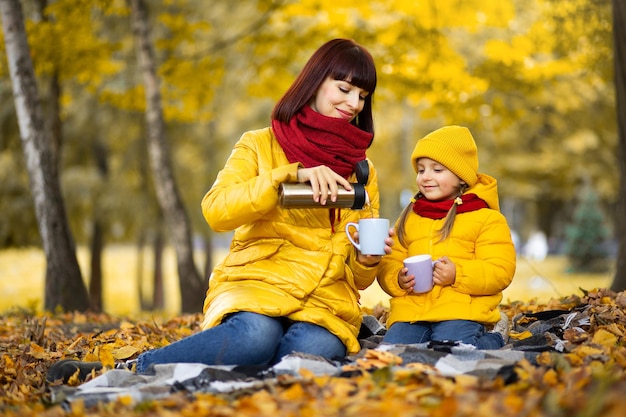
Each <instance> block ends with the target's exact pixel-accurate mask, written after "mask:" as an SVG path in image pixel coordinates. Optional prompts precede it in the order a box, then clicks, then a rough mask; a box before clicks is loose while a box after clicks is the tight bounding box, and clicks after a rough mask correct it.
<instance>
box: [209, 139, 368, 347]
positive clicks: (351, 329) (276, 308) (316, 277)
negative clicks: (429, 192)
mask: <svg viewBox="0 0 626 417" xmlns="http://www.w3.org/2000/svg"><path fill="white" fill-rule="evenodd" d="M298 167H299V164H298V163H292V164H290V163H289V161H288V160H287V157H286V156H285V153H284V152H283V150H282V148H281V146H280V145H279V144H278V142H277V141H276V138H275V136H274V134H273V132H272V130H271V129H270V128H265V129H260V130H256V131H251V132H247V133H244V135H243V136H242V137H241V139H240V140H239V142H237V144H236V145H235V147H234V149H233V151H232V153H231V155H230V157H229V158H228V161H227V162H226V165H225V167H224V169H223V170H222V171H220V173H219V174H218V176H217V179H216V180H215V183H214V184H213V186H212V187H211V189H210V190H209V192H208V193H207V194H206V195H205V196H204V199H203V200H202V212H203V214H204V217H205V219H206V220H207V222H208V223H209V225H210V226H211V228H212V229H213V230H215V231H217V232H224V231H230V230H235V233H234V236H233V240H232V243H231V247H230V251H229V253H228V255H227V256H226V258H225V259H224V261H223V262H222V263H220V264H219V265H217V266H216V267H215V269H214V270H213V273H212V274H211V277H210V279H209V289H208V291H207V296H206V299H205V302H204V315H205V316H204V323H203V328H205V329H206V328H210V327H213V326H216V325H217V324H219V323H220V322H221V320H222V319H223V318H224V316H225V315H227V314H229V313H233V312H237V311H250V312H255V313H260V314H265V315H268V316H273V317H279V316H280V317H287V318H289V319H291V320H295V321H304V322H310V323H314V324H317V325H319V326H322V327H325V328H326V329H328V330H329V331H330V332H332V333H333V334H335V335H336V336H337V337H338V338H339V339H341V340H342V341H343V343H344V344H345V345H346V347H347V350H348V353H356V352H358V351H359V349H360V346H359V343H358V341H357V335H358V332H359V329H360V326H361V312H360V308H359V304H358V299H359V290H361V289H364V288H366V287H368V286H369V285H370V284H371V283H372V282H373V281H374V279H375V276H376V267H367V266H364V265H362V264H360V263H359V262H357V260H356V250H355V248H354V247H353V246H352V244H351V243H350V242H349V241H348V239H347V237H346V234H345V226H346V223H347V222H358V220H359V219H360V218H361V217H378V212H379V197H378V183H377V174H376V171H375V169H374V167H373V166H372V164H371V163H370V175H369V181H368V184H367V185H366V190H367V192H368V195H369V198H370V206H366V208H365V209H363V210H349V209H328V208H315V209H283V208H281V207H280V206H279V200H278V189H279V185H280V184H281V183H283V182H297V170H298ZM349 180H350V182H356V178H354V177H353V178H349ZM332 214H334V216H335V221H334V222H332V221H331V217H332ZM337 217H338V218H337Z"/></svg>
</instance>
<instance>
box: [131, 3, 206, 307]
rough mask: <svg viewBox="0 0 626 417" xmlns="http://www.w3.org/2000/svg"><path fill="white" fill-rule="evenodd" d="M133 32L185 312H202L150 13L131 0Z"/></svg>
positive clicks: (157, 186)
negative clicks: (151, 36) (169, 140)
mask: <svg viewBox="0 0 626 417" xmlns="http://www.w3.org/2000/svg"><path fill="white" fill-rule="evenodd" d="M129 2H130V5H131V19H132V25H133V33H134V34H135V38H136V42H137V53H138V56H139V64H140V68H141V72H142V76H143V80H144V87H145V91H146V121H147V129H148V155H149V158H150V166H151V170H152V173H153V178H154V183H155V189H156V194H157V199H158V201H159V205H160V207H161V209H162V211H163V215H164V218H165V223H166V224H167V226H168V229H169V231H170V235H171V238H172V243H173V245H174V249H175V250H176V258H177V265H178V280H179V287H180V293H181V308H182V311H183V312H188V313H191V312H198V311H201V310H202V304H203V295H204V288H205V284H204V282H203V281H202V279H201V278H200V273H199V272H198V270H197V268H196V266H195V263H194V259H193V247H192V243H191V227H190V222H189V218H188V216H187V212H186V211H185V208H184V206H183V203H182V199H181V197H180V194H179V192H178V187H177V185H176V181H175V179H174V173H173V169H172V164H171V161H170V151H169V147H168V143H167V138H166V135H165V121H164V118H163V110H162V102H161V92H160V86H159V79H158V77H157V75H156V62H155V59H154V51H153V48H152V44H151V43H150V39H149V30H148V12H147V9H146V5H145V3H144V1H143V0H129Z"/></svg>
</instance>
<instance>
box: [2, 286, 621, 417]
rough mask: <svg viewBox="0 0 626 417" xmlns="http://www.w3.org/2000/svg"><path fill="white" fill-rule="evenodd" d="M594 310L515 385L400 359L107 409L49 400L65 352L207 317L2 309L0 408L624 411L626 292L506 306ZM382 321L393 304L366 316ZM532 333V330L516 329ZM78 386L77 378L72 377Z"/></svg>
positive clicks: (132, 348) (584, 416)
mask: <svg viewBox="0 0 626 417" xmlns="http://www.w3.org/2000/svg"><path fill="white" fill-rule="evenodd" d="M580 305H588V306H590V307H591V308H590V310H589V311H590V312H591V316H590V318H591V320H590V323H589V325H588V326H585V328H584V329H583V330H584V331H582V332H580V331H579V332H574V333H571V334H567V333H566V334H564V335H563V338H564V339H565V342H566V343H565V349H564V350H563V352H556V351H545V352H543V353H541V355H540V356H539V360H538V363H537V364H530V363H528V362H526V361H521V362H519V363H518V364H517V365H516V366H515V375H516V377H515V378H514V379H513V380H512V381H511V380H509V381H504V380H502V379H500V378H495V379H484V378H479V377H475V376H471V375H460V376H456V377H449V376H443V375H441V374H439V373H438V372H437V371H436V369H434V368H432V367H430V366H429V365H425V364H423V365H420V364H411V365H408V364H404V365H406V366H403V367H401V368H397V367H396V368H394V367H392V366H391V365H393V364H391V363H388V364H387V365H385V363H382V364H380V361H379V362H377V363H379V365H377V366H371V364H370V365H368V363H367V358H368V357H371V358H373V360H378V359H379V358H378V357H377V356H376V355H371V356H368V355H366V356H365V360H364V361H362V362H361V364H362V365H363V369H362V370H361V372H352V373H351V374H350V377H345V376H341V377H339V376H315V375H313V374H312V373H311V374H309V373H306V372H303V374H302V375H301V377H300V378H290V377H285V378H279V379H278V381H277V383H276V384H271V385H269V384H268V385H267V386H266V387H264V388H260V389H256V390H252V391H244V392H237V393H229V394H227V395H226V394H224V395H218V394H206V393H202V394H199V393H196V394H184V393H176V394H173V395H172V396H171V397H169V398H167V399H164V400H159V401H150V402H147V403H141V404H132V403H131V402H130V401H126V400H125V399H124V398H122V399H120V400H118V401H116V402H113V403H107V404H101V405H99V406H97V407H93V408H87V407H84V406H83V405H81V404H80V403H78V404H73V405H72V409H71V410H66V409H64V408H62V407H61V406H60V405H58V404H51V403H50V391H49V388H50V387H49V385H48V384H47V383H46V382H45V375H46V372H47V370H48V368H49V367H50V366H51V365H52V364H53V363H55V362H56V361H58V360H60V359H63V358H78V359H81V360H85V361H92V360H99V361H102V362H103V363H104V365H105V366H112V365H113V363H114V361H115V360H121V359H128V358H132V357H135V356H137V354H138V353H140V352H142V351H144V350H147V349H150V348H155V347H160V346H163V345H166V344H168V343H171V342H173V341H175V340H178V339H180V338H182V337H185V336H187V335H189V334H191V333H193V332H196V331H198V330H199V323H200V322H201V316H200V315H183V316H180V317H176V318H174V319H171V320H163V319H157V318H149V317H148V318H146V317H144V318H133V319H129V318H121V317H112V316H109V315H105V314H76V313H73V314H69V313H68V314H54V315H52V314H32V313H30V312H27V311H22V310H15V311H10V312H7V313H5V314H3V315H2V316H0V414H1V415H6V416H13V415H14V416H24V417H27V416H33V415H44V416H64V415H71V416H96V415H101V416H119V415H133V416H137V417H138V416H170V415H180V416H234V415H237V416H279V415H284V416H359V417H367V416H381V415H393V416H446V417H452V416H482V415H484V416H568V417H572V416H580V417H592V416H603V417H622V416H623V415H624V410H626V395H625V394H626V372H625V371H626V339H625V334H626V292H622V293H614V292H611V291H609V290H605V289H601V290H594V291H591V292H588V293H584V294H583V295H581V296H570V297H565V298H562V299H559V300H552V301H550V302H549V303H545V304H539V303H534V302H529V303H513V304H508V305H504V306H502V308H503V310H504V311H505V312H506V313H507V315H509V317H514V316H516V315H517V314H519V313H536V312H541V311H546V310H569V309H572V308H575V307H577V306H580ZM367 313H374V314H375V315H377V316H381V317H384V313H385V312H384V311H381V310H380V309H378V311H374V312H372V311H367ZM512 336H513V337H516V338H523V337H524V335H522V334H517V335H512ZM72 383H74V384H78V382H77V381H70V384H72Z"/></svg>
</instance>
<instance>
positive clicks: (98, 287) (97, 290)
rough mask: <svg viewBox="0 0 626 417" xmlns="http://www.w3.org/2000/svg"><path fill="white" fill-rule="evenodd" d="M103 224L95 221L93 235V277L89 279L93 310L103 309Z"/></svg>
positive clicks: (91, 266) (91, 269)
mask: <svg viewBox="0 0 626 417" xmlns="http://www.w3.org/2000/svg"><path fill="white" fill-rule="evenodd" d="M103 240H104V239H103V237H102V225H101V224H100V222H99V221H98V220H96V221H94V225H93V235H92V236H91V250H90V252H91V262H90V265H89V266H90V271H91V275H90V277H91V279H90V280H89V300H90V301H91V308H92V310H93V311H97V312H101V311H102V248H103V246H104V243H103Z"/></svg>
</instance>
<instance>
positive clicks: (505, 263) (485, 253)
mask: <svg viewBox="0 0 626 417" xmlns="http://www.w3.org/2000/svg"><path fill="white" fill-rule="evenodd" d="M475 257H476V258H475V259H473V260H458V261H455V262H457V271H456V281H455V283H454V284H452V285H453V287H454V288H455V289H456V290H457V291H459V292H462V293H465V294H470V295H493V294H498V293H500V292H502V291H503V290H504V289H505V288H506V287H508V286H509V284H510V283H511V281H512V280H513V275H514V274H515V263H516V254H515V247H514V245H513V240H512V238H511V231H510V229H509V226H508V224H507V222H506V219H505V217H504V216H503V215H502V214H500V213H499V212H497V211H493V213H492V214H491V215H490V216H489V217H488V218H487V221H486V222H485V223H484V224H483V226H482V229H481V231H480V234H479V237H478V239H477V240H476V246H475Z"/></svg>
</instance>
